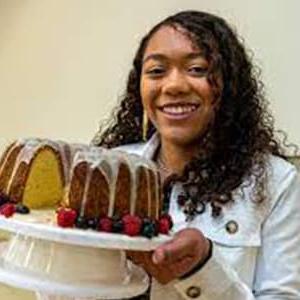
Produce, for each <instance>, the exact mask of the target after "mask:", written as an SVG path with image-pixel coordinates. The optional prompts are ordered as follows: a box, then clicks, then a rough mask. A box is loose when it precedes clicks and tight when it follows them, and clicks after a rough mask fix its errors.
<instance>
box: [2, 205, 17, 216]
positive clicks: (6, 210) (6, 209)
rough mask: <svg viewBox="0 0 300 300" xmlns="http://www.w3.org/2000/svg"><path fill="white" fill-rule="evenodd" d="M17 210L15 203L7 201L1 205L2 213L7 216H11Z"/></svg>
mask: <svg viewBox="0 0 300 300" xmlns="http://www.w3.org/2000/svg"><path fill="white" fill-rule="evenodd" d="M15 212H16V207H15V205H14V204H11V203H6V204H3V205H2V206H1V207H0V215H3V216H5V217H6V218H9V217H11V216H12V215H13V214H14V213H15Z"/></svg>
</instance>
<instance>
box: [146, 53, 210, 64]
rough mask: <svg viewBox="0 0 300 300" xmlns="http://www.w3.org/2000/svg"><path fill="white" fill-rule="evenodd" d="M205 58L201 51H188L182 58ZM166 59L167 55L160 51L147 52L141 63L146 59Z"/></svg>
mask: <svg viewBox="0 0 300 300" xmlns="http://www.w3.org/2000/svg"><path fill="white" fill-rule="evenodd" d="M199 57H201V58H205V57H204V55H203V53H201V52H191V53H188V54H187V55H185V56H184V57H183V58H184V59H186V60H188V59H195V58H199ZM151 59H153V60H167V59H168V57H167V56H166V55H164V54H160V53H153V54H149V55H147V56H146V57H145V58H144V59H143V61H142V64H144V63H146V62H147V61H148V60H151Z"/></svg>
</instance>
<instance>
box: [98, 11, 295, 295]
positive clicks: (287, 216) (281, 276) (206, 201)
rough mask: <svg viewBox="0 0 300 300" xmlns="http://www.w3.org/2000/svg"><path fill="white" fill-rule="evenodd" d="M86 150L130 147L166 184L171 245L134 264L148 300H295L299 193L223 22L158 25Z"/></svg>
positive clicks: (183, 15) (178, 19)
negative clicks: (148, 282)
mask: <svg viewBox="0 0 300 300" xmlns="http://www.w3.org/2000/svg"><path fill="white" fill-rule="evenodd" d="M144 140H145V141H146V142H145V143H143V141H144ZM94 144H96V145H101V146H105V147H108V148H112V147H117V146H122V145H126V146H123V149H124V150H126V151H130V152H135V153H138V154H140V155H144V156H146V157H148V158H150V159H152V160H154V161H156V162H157V165H158V167H159V169H160V172H161V174H162V177H163V179H164V183H165V189H164V195H165V199H164V204H165V209H166V210H168V212H169V213H170V214H171V215H172V217H173V220H174V223H175V224H174V230H175V231H176V232H177V233H176V235H175V237H174V239H173V240H172V241H171V242H169V243H166V244H163V245H162V246H160V247H159V248H157V249H156V250H155V251H154V253H151V256H150V255H149V254H140V255H133V259H134V260H135V261H136V262H137V263H139V264H142V265H143V266H144V267H145V269H146V270H147V271H148V272H149V273H150V274H151V275H153V277H154V280H153V284H152V289H151V299H191V298H193V299H209V300H217V299H218V300H219V299H223V300H229V299H230V300H241V299H243V300H244V299H260V300H263V299H265V300H267V299H268V300H269V299H270V300H271V299H272V300H275V299H276V300H279V299H285V300H286V299H300V234H299V229H300V182H299V179H298V176H297V172H296V169H295V168H294V167H293V166H292V165H290V164H289V163H288V162H287V161H286V159H285V156H284V154H283V152H282V149H281V147H280V143H279V142H277V141H276V139H275V137H274V131H273V119H272V117H271V116H270V114H269V113H268V112H267V110H266V100H265V99H264V95H263V93H262V84H261V82H259V81H258V79H257V72H256V70H255V68H254V67H253V65H252V63H251V60H250V58H249V56H248V54H247V52H246V51H245V48H244V46H243V45H242V43H241V42H240V41H239V40H238V38H237V34H236V33H235V32H234V31H233V30H232V29H231V28H230V26H229V25H228V24H227V23H226V22H225V21H224V20H223V19H221V18H219V17H217V16H214V15H211V14H208V13H204V12H198V11H184V12H180V13H178V14H175V15H173V16H170V17H168V18H167V19H165V20H163V21H162V22H161V23H159V24H158V25H156V26H155V27H154V28H153V29H152V30H151V31H150V32H149V33H148V34H147V35H146V36H145V38H144V39H143V40H142V41H141V44H140V46H139V49H138V51H137V53H136V56H135V59H134V62H133V68H132V70H131V72H130V74H129V77H128V84H127V90H126V93H125V96H124V97H123V99H122V101H121V103H120V106H119V107H118V108H117V111H116V114H115V117H114V118H113V119H112V120H111V123H110V124H109V125H108V127H106V128H105V129H103V130H100V131H99V133H98V134H97V136H96V138H95V139H94ZM128 144H129V145H128ZM158 282H161V283H164V284H165V285H162V284H160V283H158Z"/></svg>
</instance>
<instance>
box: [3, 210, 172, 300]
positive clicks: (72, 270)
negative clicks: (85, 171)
mask: <svg viewBox="0 0 300 300" xmlns="http://www.w3.org/2000/svg"><path fill="white" fill-rule="evenodd" d="M0 229H2V230H5V231H9V232H11V233H12V238H11V239H10V241H8V242H5V245H2V247H1V248H2V249H3V250H2V251H1V253H0V282H3V283H5V284H8V285H11V286H14V287H18V288H23V289H29V290H34V291H37V292H38V298H39V299H40V300H65V299H120V298H122V299H126V298H131V297H134V296H137V295H140V294H143V293H144V292H145V291H146V290H147V288H148V285H149V279H148V276H147V274H146V273H145V272H144V271H143V270H142V269H141V268H139V267H137V266H136V265H134V264H132V263H131V262H130V261H128V260H126V254H125V251H126V250H136V251H151V250H154V249H155V248H156V247H157V246H159V245H160V244H162V243H164V242H166V241H168V240H170V238H171V237H170V236H164V235H160V236H158V237H155V238H152V239H147V238H144V237H134V238H132V237H128V236H125V235H122V234H110V233H101V232H96V231H92V230H80V229H74V228H70V229H67V228H60V227H58V226H57V225H56V221H55V212H54V211H40V210H39V211H32V212H31V213H30V214H29V215H18V214H15V215H14V216H13V217H11V218H5V217H3V216H0Z"/></svg>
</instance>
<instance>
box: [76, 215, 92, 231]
mask: <svg viewBox="0 0 300 300" xmlns="http://www.w3.org/2000/svg"><path fill="white" fill-rule="evenodd" d="M75 227H76V228H80V229H88V228H89V225H88V219H87V218H85V217H83V216H78V218H77V219H76V220H75Z"/></svg>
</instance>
